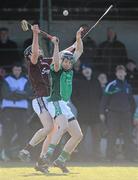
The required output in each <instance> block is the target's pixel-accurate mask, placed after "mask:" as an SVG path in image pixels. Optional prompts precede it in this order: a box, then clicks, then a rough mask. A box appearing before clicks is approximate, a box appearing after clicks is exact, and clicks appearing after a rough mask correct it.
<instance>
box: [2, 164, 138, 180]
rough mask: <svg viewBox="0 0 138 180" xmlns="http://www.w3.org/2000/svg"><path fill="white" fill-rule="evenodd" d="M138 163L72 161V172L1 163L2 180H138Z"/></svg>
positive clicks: (30, 165) (70, 168)
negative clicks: (41, 169)
mask: <svg viewBox="0 0 138 180" xmlns="http://www.w3.org/2000/svg"><path fill="white" fill-rule="evenodd" d="M137 165H138V164H130V163H129V164H124V163H122V164H92V163H71V164H69V170H70V172H71V173H70V174H63V173H62V172H61V171H60V170H59V169H58V168H51V169H50V174H48V175H45V174H42V173H41V172H36V171H35V170H34V168H33V164H24V163H19V162H14V163H0V180H138V166H137Z"/></svg>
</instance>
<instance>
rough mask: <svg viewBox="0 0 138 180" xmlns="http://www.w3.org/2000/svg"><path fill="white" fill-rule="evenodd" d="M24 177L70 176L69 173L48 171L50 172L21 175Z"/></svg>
mask: <svg viewBox="0 0 138 180" xmlns="http://www.w3.org/2000/svg"><path fill="white" fill-rule="evenodd" d="M21 176H22V177H32V176H68V174H63V173H48V174H39V173H30V174H25V175H21Z"/></svg>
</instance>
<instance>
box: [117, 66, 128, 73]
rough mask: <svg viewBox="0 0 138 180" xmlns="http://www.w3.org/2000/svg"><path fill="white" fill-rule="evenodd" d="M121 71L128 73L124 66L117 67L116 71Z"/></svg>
mask: <svg viewBox="0 0 138 180" xmlns="http://www.w3.org/2000/svg"><path fill="white" fill-rule="evenodd" d="M119 70H124V71H126V68H125V66H124V65H118V66H116V68H115V71H116V72H117V71H119Z"/></svg>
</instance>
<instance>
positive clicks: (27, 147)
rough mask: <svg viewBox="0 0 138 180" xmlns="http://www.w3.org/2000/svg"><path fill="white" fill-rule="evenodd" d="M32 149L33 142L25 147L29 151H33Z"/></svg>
mask: <svg viewBox="0 0 138 180" xmlns="http://www.w3.org/2000/svg"><path fill="white" fill-rule="evenodd" d="M32 149H33V146H32V145H31V144H27V145H26V146H25V148H24V150H27V151H29V152H31V150H32Z"/></svg>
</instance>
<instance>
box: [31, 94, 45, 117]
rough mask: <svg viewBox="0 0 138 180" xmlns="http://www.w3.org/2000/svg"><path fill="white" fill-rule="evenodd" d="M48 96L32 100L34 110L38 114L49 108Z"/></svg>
mask: <svg viewBox="0 0 138 180" xmlns="http://www.w3.org/2000/svg"><path fill="white" fill-rule="evenodd" d="M47 99H48V97H38V98H35V99H33V100H32V107H33V110H34V111H35V112H36V114H37V115H40V114H41V113H42V112H44V111H48V110H47V105H48V101H47Z"/></svg>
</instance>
